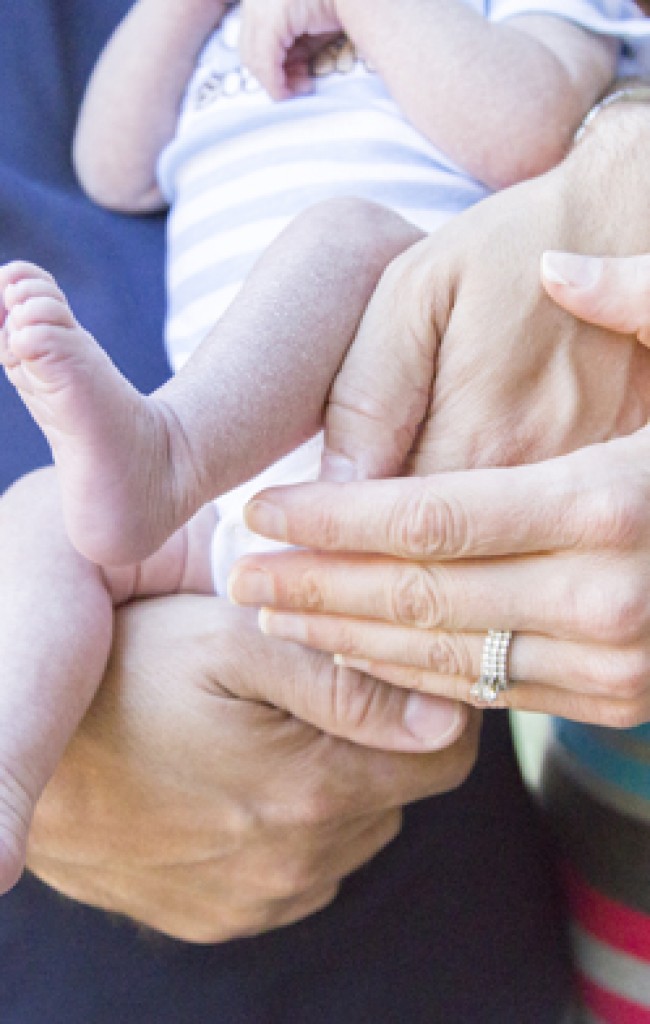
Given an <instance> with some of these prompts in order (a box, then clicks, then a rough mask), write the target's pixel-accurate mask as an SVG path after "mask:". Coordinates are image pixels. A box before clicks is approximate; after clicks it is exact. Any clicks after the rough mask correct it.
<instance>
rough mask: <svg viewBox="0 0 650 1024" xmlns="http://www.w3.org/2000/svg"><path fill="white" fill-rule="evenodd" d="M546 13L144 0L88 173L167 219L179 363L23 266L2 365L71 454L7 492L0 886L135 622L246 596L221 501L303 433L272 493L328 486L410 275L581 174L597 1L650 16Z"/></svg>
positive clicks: (92, 111) (16, 867)
mask: <svg viewBox="0 0 650 1024" xmlns="http://www.w3.org/2000/svg"><path fill="white" fill-rule="evenodd" d="M544 6H545V5H544V3H543V2H541V3H536V4H535V5H534V8H535V11H536V13H534V14H528V13H526V12H527V9H528V8H529V7H530V4H529V3H527V2H526V0H521V2H517V0H515V2H513V0H503V2H496V3H491V4H489V5H484V4H482V3H477V2H474V0H437V2H436V3H430V4H427V3H422V2H421V0H417V2H416V0H412V2H406V0H405V2H403V3H401V4H400V5H399V7H397V5H395V3H394V0H373V3H372V4H370V3H367V2H365V3H364V2H362V0H336V2H334V0H307V2H305V0H278V2H276V3H269V2H268V0H257V2H253V0H246V2H244V3H243V4H242V5H238V4H232V3H224V2H219V0H183V2H180V0H164V2H163V0H139V2H137V3H136V4H135V5H134V6H133V8H132V9H131V11H130V12H129V14H128V15H127V17H126V18H125V20H124V21H123V23H122V24H121V25H120V26H119V27H118V29H117V31H116V33H115V35H114V36H113V38H112V39H111V41H110V42H109V44H108V46H107V48H106V50H105V51H104V53H103V54H102V56H101V57H100V60H99V62H98V65H97V67H96V69H95V71H94V73H93V76H92V78H91V82H90V84H89V87H88V91H87V95H86V98H85V100H84V104H83V108H82V111H81V115H80V120H79V125H78V130H77V134H76V139H75V147H74V156H75V162H76V166H77V171H78V173H79V176H80V179H81V181H82V184H83V185H84V186H85V188H86V190H87V191H88V193H89V194H90V195H91V196H92V197H93V198H95V199H96V200H97V201H99V202H101V203H103V204H105V205H107V206H109V207H112V208H115V209H119V210H122V211H125V212H147V211H151V210H154V209H157V208H159V207H161V206H162V205H164V204H169V205H170V208H171V212H170V215H169V222H168V238H169V256H168V259H169V263H168V288H169V312H168V321H167V329H166V334H167V346H168V349H169V353H170V357H171V360H172V363H173V365H174V368H175V369H176V370H177V371H178V372H177V374H176V376H175V377H174V378H172V379H171V380H170V381H169V382H168V383H167V384H165V385H164V386H163V387H162V388H160V389H159V390H158V391H156V392H155V393H154V394H152V395H150V396H148V397H145V396H142V395H140V394H138V393H137V392H136V391H135V390H134V389H133V388H132V387H131V386H130V385H129V384H128V383H127V382H126V381H125V380H124V379H123V378H122V377H121V375H120V374H119V372H118V371H117V369H116V368H115V367H114V366H113V365H112V364H111V362H110V361H109V359H108V357H107V356H106V355H105V353H104V352H103V350H102V349H101V348H100V347H99V346H98V345H97V343H96V342H95V341H94V340H93V339H92V338H91V337H90V336H89V335H88V334H87V333H86V332H85V331H84V330H83V328H82V327H80V326H79V324H78V323H77V322H76V320H75V319H74V316H73V314H72V312H71V311H70V309H69V307H68V305H67V302H66V300H65V297H64V296H63V294H62V293H61V292H60V290H59V289H58V287H57V285H56V283H55V282H54V281H53V279H52V278H51V277H50V275H48V274H47V272H45V271H43V270H41V269H39V268H38V267H35V266H33V265H30V264H27V263H21V262H15V263H11V264H8V265H6V266H4V267H2V268H0V296H1V299H2V307H1V308H0V316H1V323H2V327H1V329H0V358H1V359H2V362H3V363H4V365H5V368H6V372H7V375H8V376H9V379H10V380H11V381H12V383H13V384H14V385H15V387H16V388H17V389H18V391H19V393H20V395H21V396H22V398H23V400H24V401H25V404H26V405H27V407H28V409H29V410H30V412H31V413H32V415H33V416H34V418H35V419H36V421H37V423H38V424H39V425H40V426H41V428H42V429H43V432H44V433H45V435H46V437H47V439H48V441H49V443H50V445H51V448H52V453H53V456H54V461H55V464H56V471H52V470H46V471H44V472H40V473H38V474H33V475H31V476H29V477H26V478H24V479H23V480H22V481H19V482H18V483H17V484H16V485H15V486H14V487H13V488H12V489H11V490H10V491H9V492H8V493H7V494H6V495H5V497H4V498H3V499H2V502H1V503H0V537H2V539H3V544H4V547H3V549H2V553H3V569H4V572H3V577H2V591H1V592H0V600H1V603H2V604H1V606H2V614H3V625H4V629H3V634H2V635H3V637H4V640H3V641H2V644H3V646H2V652H1V660H2V664H3V685H2V688H1V691H0V793H1V794H6V796H5V797H3V799H2V801H0V803H1V804H2V813H0V889H6V888H8V887H9V886H10V885H11V884H12V883H13V882H14V881H15V879H16V877H17V875H18V873H19V872H20V870H21V868H22V865H23V863H24V854H25V844H26V837H27V832H28V828H29V822H30V819H31V814H32V811H33V807H34V804H35V802H36V800H37V799H38V796H39V794H40V792H41V790H42V788H43V786H44V785H45V783H46V782H47V779H48V778H49V776H50V775H51V773H52V772H53V770H54V768H55V766H56V763H57V761H58V759H59V758H60V756H61V753H62V751H63V749H64V747H65V745H66V743H67V741H68V740H69V738H70V737H71V735H72V734H73V733H74V730H75V727H76V725H77V724H78V721H79V720H80V718H81V716H82V715H83V714H84V711H85V709H86V708H87V706H88V703H89V702H90V700H91V699H92V696H93V694H94V692H95V690H96V688H97V686H98V685H99V682H100V680H101V678H102V675H103V672H104V669H105V665H106V660H107V658H108V654H109V650H110V645H111V635H112V613H113V608H114V607H115V606H117V605H119V604H120V603H123V602H125V601H128V600H130V599H131V598H133V597H136V596H146V595H153V594H159V593H172V592H175V591H179V590H186V591H198V592H208V591H211V590H212V589H213V585H214V584H213V580H214V579H216V580H217V584H218V587H217V589H221V590H222V589H223V580H224V578H225V575H226V573H227V568H228V564H229V562H230V561H231V560H232V559H233V558H234V557H236V556H237V555H238V554H239V553H241V551H243V550H244V549H245V547H246V545H247V544H248V543H249V540H248V539H247V537H246V535H245V532H244V530H243V527H242V526H241V524H240V522H239V518H238V508H239V506H240V505H241V492H240V491H239V492H235V493H234V495H230V496H228V495H227V496H226V497H225V498H223V499H222V501H221V502H220V503H217V504H216V508H215V506H214V505H212V504H210V502H211V501H212V499H214V498H215V497H216V496H218V495H223V494H224V492H226V491H228V490H229V489H230V488H232V487H234V486H235V485H238V484H241V483H242V482H244V481H247V480H249V478H251V477H253V476H254V475H255V474H256V473H259V472H260V470H262V469H263V468H264V467H266V466H268V465H269V464H270V463H272V462H273V461H274V460H276V459H278V458H279V457H280V456H283V455H284V454H285V453H287V452H290V451H291V450H292V449H294V448H295V447H296V446H297V445H301V444H302V443H303V442H307V445H306V446H304V445H303V447H302V448H301V449H299V451H298V454H297V455H295V456H290V457H289V458H290V460H291V459H292V458H293V459H294V465H293V467H292V465H291V462H289V463H287V462H286V461H285V462H284V463H281V464H280V465H279V468H278V469H277V470H274V471H271V478H270V481H269V480H268V478H267V482H284V481H286V479H287V474H288V473H292V472H297V473H300V474H303V473H304V472H307V473H312V474H313V473H315V472H316V471H317V467H318V446H317V444H315V443H314V442H313V441H309V440H308V439H309V438H311V437H312V436H313V435H314V434H316V432H317V431H318V430H319V429H320V428H321V426H322V424H323V419H324V410H325V407H326V403H327V396H328V390H329V387H330V385H331V382H332V380H333V378H334V377H335V375H336V371H337V368H338V366H339V365H340V362H341V359H342V358H343V357H344V355H345V352H346V349H347V346H348V345H349V343H350V340H351V338H352V337H353V335H354V332H355V329H356V326H357V324H358V322H359V320H360V318H361V316H362V315H363V311H364V309H365V306H366V304H367V302H368V300H369V298H370V296H371V294H372V291H373V289H374V287H375V285H376V283H377V281H378V279H379V277H380V275H381V274H382V273H383V271H384V269H385V267H386V266H387V265H388V264H389V263H390V262H391V260H392V259H393V258H394V257H395V256H396V255H398V254H399V253H400V252H402V251H403V250H404V249H406V248H407V247H409V246H412V245H414V244H416V243H417V242H418V240H419V239H420V238H421V237H422V233H423V231H431V230H434V229H435V228H436V227H438V226H439V225H440V224H442V223H443V222H444V221H445V220H446V219H448V218H449V217H450V216H452V215H453V214H454V213H456V212H458V211H460V210H461V209H463V208H465V207H467V206H468V205H470V204H471V203H473V202H476V201H477V200H479V199H480V198H482V197H483V196H484V195H485V194H486V193H487V191H488V188H496V187H500V186H503V185H507V184H511V183H513V182H515V181H517V180H520V179H522V178H525V177H529V176H531V175H533V174H535V173H539V172H542V171H543V170H544V169H546V168H547V167H549V166H551V165H552V164H554V163H555V162H557V160H558V159H559V158H560V157H561V155H562V154H563V153H564V151H565V150H566V148H567V146H568V145H569V143H570V140H571V138H572V135H573V133H574V131H575V128H576V127H577V125H578V123H579V121H580V120H581V118H582V116H583V115H584V113H585V112H586V110H587V109H588V108H589V107H590V105H591V104H592V103H593V101H594V100H595V98H596V97H597V96H598V95H599V93H600V92H601V91H602V90H603V89H604V87H605V86H606V85H607V83H608V81H609V80H610V78H611V76H612V74H613V72H614V68H615V57H616V47H615V46H614V45H613V44H612V43H611V41H610V39H609V38H608V34H611V33H616V32H617V31H621V28H622V25H621V23H620V22H619V23H617V22H614V21H611V20H608V19H607V18H605V17H604V16H603V15H601V14H600V9H601V6H607V9H608V11H610V12H611V9H612V6H614V7H616V6H618V7H620V13H621V14H625V15H626V16H627V17H628V18H632V19H633V18H634V15H633V14H632V13H631V9H632V7H633V5H631V4H629V3H627V2H626V0H622V2H621V3H620V4H619V5H616V4H614V5H612V4H611V3H609V4H607V5H604V4H600V3H598V2H597V0H594V2H593V3H591V4H587V5H585V4H584V3H580V4H577V3H576V4H575V8H576V10H575V13H573V11H572V8H573V6H574V5H573V4H572V3H571V2H569V3H567V5H566V6H567V13H566V17H562V18H558V17H555V16H554V15H552V14H544V13H540V11H542V10H543V8H544ZM553 6H554V5H553V4H552V3H549V8H550V9H552V8H553ZM488 10H489V13H485V12H486V11H488ZM502 12H503V14H504V15H505V14H506V13H507V15H508V17H507V19H506V18H505V17H504V18H503V20H501V17H500V15H501V13H502ZM570 17H573V18H574V21H570V20H568V19H569V18H570ZM591 30H594V31H591ZM240 37H241V38H240ZM240 52H241V53H242V55H243V61H242V59H241V58H240ZM361 55H363V56H361ZM188 83H189V84H188ZM273 98H275V99H276V100H280V99H281V100H283V101H284V102H274V99H273ZM461 167H462V168H463V170H461ZM481 182H483V183H485V184H481ZM260 253H263V255H262V256H261V257H260ZM244 278H246V283H245V285H244V287H243V288H242V290H241V291H240V290H239V289H240V286H241V284H242V282H243V280H244ZM215 324H216V326H214V325H215ZM404 417H405V422H406V423H407V422H408V410H405V411H404ZM410 426H411V428H412V429H414V428H415V427H416V426H417V424H411V425H410ZM305 467H307V468H305ZM255 486H256V484H255V483H253V484H252V485H251V487H253V488H254V487H255ZM233 509H234V512H233Z"/></svg>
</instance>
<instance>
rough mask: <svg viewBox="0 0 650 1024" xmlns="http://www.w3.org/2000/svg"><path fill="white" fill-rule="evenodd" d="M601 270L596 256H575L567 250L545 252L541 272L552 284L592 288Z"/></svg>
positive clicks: (600, 264)
mask: <svg viewBox="0 0 650 1024" xmlns="http://www.w3.org/2000/svg"><path fill="white" fill-rule="evenodd" d="M601 270H602V260H600V259H599V257H598V256H576V255H574V254H573V253H568V252H545V253H544V254H543V256H542V274H543V276H544V277H545V278H546V280H547V281H550V282H551V283H552V284H562V285H566V286H568V287H569V288H592V287H593V286H594V285H595V284H596V281H597V280H598V278H599V277H600V273H601Z"/></svg>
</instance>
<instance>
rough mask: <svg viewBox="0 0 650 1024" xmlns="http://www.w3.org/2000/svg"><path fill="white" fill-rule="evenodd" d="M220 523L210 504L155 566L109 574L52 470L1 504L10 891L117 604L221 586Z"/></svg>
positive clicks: (1, 746) (4, 825) (2, 773)
mask: <svg viewBox="0 0 650 1024" xmlns="http://www.w3.org/2000/svg"><path fill="white" fill-rule="evenodd" d="M214 521H215V514H214V511H213V509H212V508H211V507H209V506H208V507H206V508H204V509H202V510H201V511H200V512H199V513H198V514H197V515H196V516H195V517H194V518H193V519H192V520H191V521H190V522H189V523H188V524H187V525H186V526H185V527H184V528H183V530H182V531H180V532H179V533H177V534H176V535H174V536H173V537H171V538H169V540H168V541H167V543H166V544H165V545H164V547H163V548H162V549H160V550H159V551H157V552H156V553H155V554H154V555H152V556H151V557H150V558H149V559H148V560H147V561H146V562H144V563H142V564H140V565H133V566H129V567H124V568H120V569H107V570H105V571H104V570H102V569H100V568H99V567H97V566H96V565H93V564H92V563H90V562H88V561H87V560H86V559H85V558H83V557H82V556H81V555H79V554H78V552H77V551H76V550H75V549H74V548H73V547H72V545H71V544H70V542H69V540H68V538H67V535H66V531H65V527H64V524H63V519H62V515H61V506H60V498H59V493H58V487H57V479H56V474H55V472H54V471H52V470H49V469H48V470H41V471H39V472H37V473H33V474H31V475H30V476H27V477H24V478H23V479H22V480H20V481H19V482H18V483H17V484H15V485H14V486H13V487H12V488H10V490H9V491H8V492H7V493H6V495H5V496H4V497H3V498H2V499H1V500H0V559H1V560H2V576H0V621H1V622H2V629H1V630H0V665H2V677H1V682H0V893H2V892H5V891H6V890H7V889H9V888H10V887H11V886H12V885H13V883H14V882H15V881H16V880H17V878H18V876H19V874H20V872H21V870H22V868H23V865H24V863H25V848H26V843H27V834H28V831H29V827H30V823H31V819H32V815H33V811H34V806H35V804H36V801H37V800H38V798H39V796H40V794H41V791H42V790H43V788H44V786H45V784H46V783H47V781H48V779H49V778H50V776H51V775H52V773H53V772H54V769H55V767H56V765H57V763H58V761H59V759H60V758H61V755H62V754H63V751H64V749H65V747H66V745H67V743H68V742H69V740H70V739H71V737H72V735H73V734H74V732H75V730H76V728H77V726H78V724H79V722H80V721H81V719H82V717H83V716H84V714H85V712H86V709H87V708H88V705H89V704H90V702H91V700H92V698H93V695H94V694H95V691H96V690H97V688H98V686H99V684H100V682H101V680H102V677H103V675H104V670H105V667H106V662H107V659H108V655H109V651H110V647H111V641H112V630H113V608H114V607H115V606H116V605H119V604H122V603H124V602H125V601H127V600H129V599H130V598H132V597H147V596H153V595H156V594H163V593H175V592H181V591H192V592H195V593H200V592H202V593H211V592H212V580H211V573H210V557H209V552H210V541H211V537H212V530H213V527H214Z"/></svg>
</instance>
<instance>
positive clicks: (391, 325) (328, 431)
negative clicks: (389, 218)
mask: <svg viewBox="0 0 650 1024" xmlns="http://www.w3.org/2000/svg"><path fill="white" fill-rule="evenodd" d="M425 245H426V240H425V241H424V242H420V243H418V244H416V245H414V246H412V247H411V248H410V249H409V250H408V251H407V252H406V253H404V254H403V255H401V256H399V257H398V258H397V259H395V260H393V262H392V263H391V264H390V265H389V266H388V268H387V269H386V270H385V272H384V274H383V275H382V277H381V279H380V281H379V284H378V286H377V289H376V291H375V293H374V295H373V296H372V298H371V300H370V302H369V304H368V306H367V308H366V311H365V313H364V315H363V317H362V319H361V323H360V324H359V328H358V330H357V333H356V336H355V338H354V340H353V342H352V345H351V346H350V348H349V350H348V353H347V355H346V357H345V359H344V361H343V363H342V366H341V368H340V370H339V373H338V375H337V377H336V379H335V381H334V383H333V385H332V389H331V392H330V396H329V401H328V406H327V409H326V412H325V447H324V452H323V458H322V466H321V479H324V480H329V481H333V482H341V483H343V482H346V483H347V482H349V481H351V480H365V479H369V478H377V477H387V476H397V475H399V473H400V472H401V470H402V467H403V465H404V462H405V460H406V457H407V456H408V454H409V452H410V451H411V449H412V448H413V446H414V443H415V440H416V438H417V436H418V433H419V430H420V427H421V425H422V423H423V421H424V418H425V416H426V414H427V411H428V408H429V401H430V395H431V389H432V383H433V377H434V373H435V366H436V357H437V350H438V342H439V337H440V333H441V331H440V329H439V327H438V324H437V323H436V317H435V316H434V315H433V314H432V308H433V306H434V305H435V303H434V301H433V296H432V294H431V293H433V291H434V286H433V283H432V281H431V277H430V275H429V273H427V271H426V266H427V263H428V261H427V259H426V252H425V251H423V246H425ZM436 290H437V289H436Z"/></svg>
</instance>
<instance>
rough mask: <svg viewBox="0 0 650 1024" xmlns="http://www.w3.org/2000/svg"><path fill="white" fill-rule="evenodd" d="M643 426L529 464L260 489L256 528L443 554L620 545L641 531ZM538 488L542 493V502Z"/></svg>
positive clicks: (322, 544)
mask: <svg viewBox="0 0 650 1024" xmlns="http://www.w3.org/2000/svg"><path fill="white" fill-rule="evenodd" d="M649 450H650V433H649V432H648V431H645V430H642V431H639V432H638V434H636V435H634V438H633V439H631V440H630V441H627V442H626V441H615V442H610V443H609V444H608V445H603V446H594V447H592V448H589V449H583V450H581V451H579V452H575V453H573V454H571V455H566V456H561V457H558V458H555V459H551V460H549V461H547V462H540V463H537V464H534V465H530V466H517V467H506V468H494V469H480V470H472V471H470V472H458V473H447V474H438V475H433V476H428V477H411V478H400V479H393V480H376V481H366V482H363V483H350V484H346V485H344V486H340V485H332V484H324V483H316V484H304V485H299V486H293V487H284V488H276V489H273V490H266V491H262V492H261V493H260V494H258V495H256V497H255V498H253V500H252V501H251V502H250V503H249V504H248V506H247V507H246V509H245V518H246V522H247V525H248V526H249V527H250V529H252V530H253V531H254V532H255V533H260V534H262V535H263V536H266V537H272V538H274V539H276V540H281V541H285V542H288V543H290V544H297V545H302V546H305V547H312V548H317V549H320V550H326V551H358V552H376V553H381V554H387V555H393V556H396V557H398V558H413V559H435V560H448V559H458V558H472V557H486V556H495V555H503V554H519V553H526V552H533V551H535V552H539V551H554V550H563V549H568V548H573V547H590V546H591V547H594V548H595V547H600V546H603V545H605V546H612V545H614V546H615V545H616V544H628V543H629V542H630V540H631V538H632V537H636V536H637V534H638V533H639V531H641V530H644V529H645V528H646V520H647V516H646V511H645V510H646V507H647V499H646V496H645V494H644V492H643V479H642V477H641V476H640V474H639V472H638V466H639V465H643V464H644V461H643V460H644V459H647V454H648V451H649ZM540 495H543V500H540Z"/></svg>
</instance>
